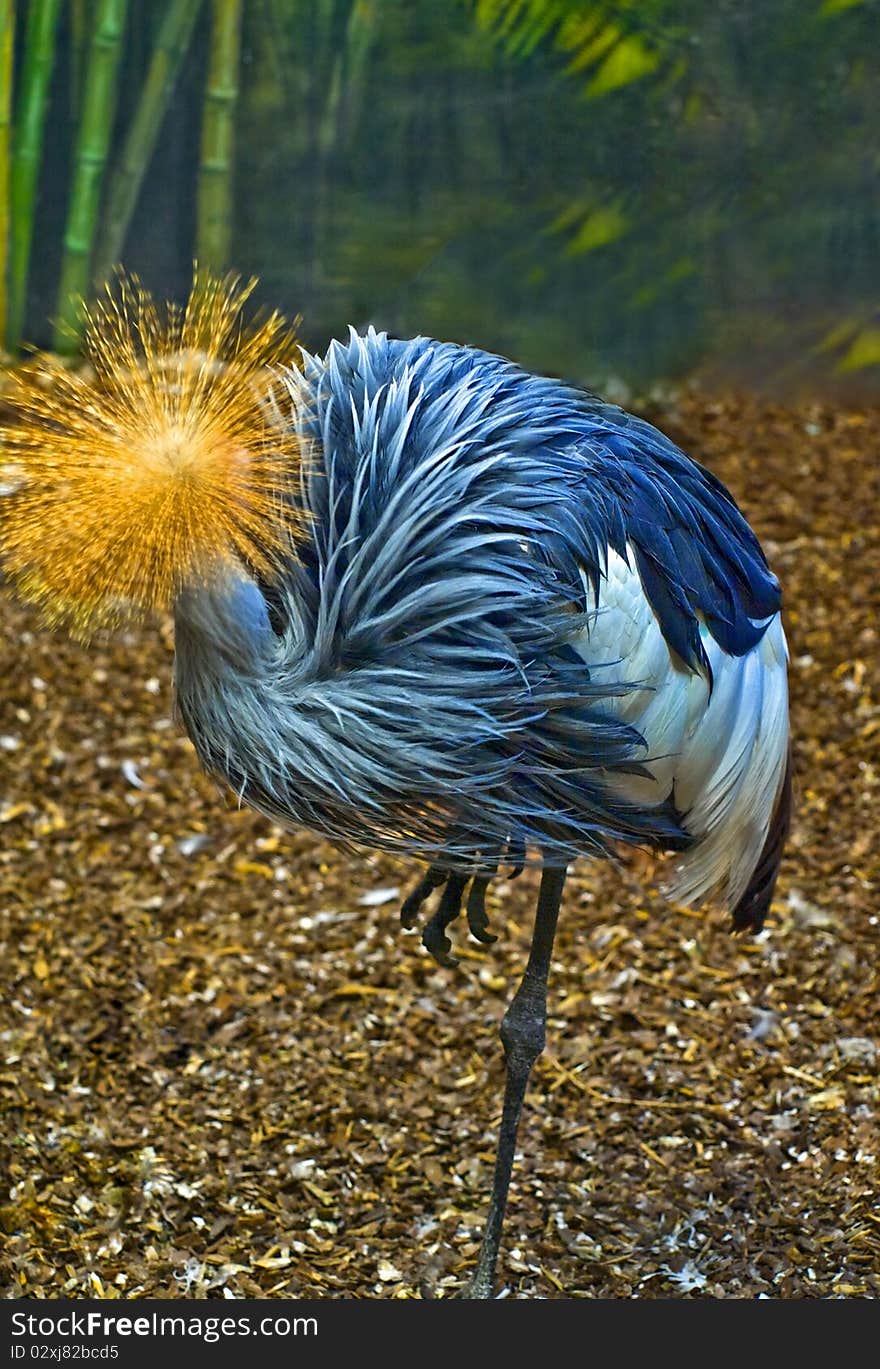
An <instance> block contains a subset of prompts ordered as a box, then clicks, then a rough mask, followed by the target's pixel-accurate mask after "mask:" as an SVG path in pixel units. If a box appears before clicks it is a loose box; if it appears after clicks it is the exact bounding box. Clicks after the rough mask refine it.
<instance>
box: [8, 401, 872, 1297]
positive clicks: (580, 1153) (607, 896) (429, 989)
mask: <svg viewBox="0 0 880 1369" xmlns="http://www.w3.org/2000/svg"><path fill="white" fill-rule="evenodd" d="M661 422H662V424H663V426H665V427H666V428H667V430H668V431H670V432H671V434H672V435H673V436H674V437H675V438H676V439H677V440H678V441H680V442H682V443H683V445H685V447H686V448H687V449H688V450H689V451H691V452H692V453H693V454H694V455H695V456H698V457H699V458H701V459H702V460H704V461H705V462H706V464H708V465H710V466H711V467H712V468H713V469H714V470H715V471H716V472H717V473H718V474H719V475H720V476H721V477H722V479H724V480H725V481H726V482H727V483H728V484H729V485H730V487H731V488H732V489H733V491H734V492H735V494H736V496H737V498H738V499H739V501H740V503H741V504H742V506H743V508H744V509H745V511H746V513H747V514H748V516H749V517H750V519H751V521H752V522H753V524H754V526H755V528H756V530H757V531H758V533H759V535H760V536H761V538H762V540H763V541H764V544H765V547H766V548H767V550H768V552H769V554H770V556H771V559H772V562H773V564H774V566H775V568H776V569H777V571H778V572H779V574H780V576H781V577H782V579H783V582H784V584H785V587H786V593H787V599H786V605H787V610H786V622H787V628H788V632H789V639H790V645H791V654H792V670H791V683H792V691H793V711H794V737H795V757H796V767H797V796H798V806H797V818H796V823H795V828H794V832H793V835H792V839H791V845H790V850H789V854H788V857H787V859H786V861H785V865H784V870H783V875H782V879H781V882H780V886H779V889H778V892H777V898H776V900H775V902H774V905H773V910H772V916H771V918H770V923H769V927H768V929H767V930H766V931H765V932H764V933H763V934H762V935H760V936H759V937H757V938H739V937H737V938H734V937H732V936H730V935H729V933H728V930H727V919H726V917H725V916H724V915H723V914H722V913H721V912H718V911H715V912H713V911H711V910H709V911H708V912H704V913H692V912H689V911H687V910H684V909H681V908H670V907H669V906H667V905H665V904H664V902H663V901H662V899H661V897H660V896H659V895H658V894H657V893H656V892H654V889H653V886H652V883H651V881H652V878H653V877H654V875H655V874H656V873H659V871H657V870H655V866H654V864H653V863H652V861H651V860H650V859H648V858H646V857H642V856H640V855H634V856H633V855H631V856H628V857H626V858H625V860H624V861H622V863H621V865H620V867H619V868H612V867H610V866H602V865H591V864H589V863H587V862H584V863H582V864H581V865H580V866H579V867H578V868H577V869H576V871H575V872H574V875H573V877H572V878H571V881H570V884H569V888H568V893H567V897H566V902H565V907H564V912H563V917H562V925H561V933H560V937H559V941H558V947H557V951H556V955H555V961H554V969H553V977H552V986H551V987H552V1003H551V1021H550V1025H549V1032H548V1037H549V1042H548V1050H547V1052H546V1054H545V1055H544V1057H543V1058H542V1059H541V1061H540V1062H539V1063H538V1065H537V1066H536V1069H535V1071H534V1074H533V1078H532V1087H531V1089H530V1092H529V1097H528V1107H527V1113H526V1115H525V1118H524V1123H523V1128H522V1132H521V1151H522V1158H521V1160H520V1161H519V1163H518V1165H517V1170H516V1173H515V1178H514V1187H513V1191H512V1194H511V1200H510V1207H509V1213H508V1219H507V1227H506V1242H505V1248H504V1251H503V1255H502V1260H501V1266H500V1271H499V1272H500V1284H501V1285H502V1286H503V1287H504V1288H505V1289H506V1290H507V1291H508V1294H509V1295H510V1296H513V1297H525V1296H529V1297H547V1298H554V1297H595V1296H608V1297H629V1296H637V1297H671V1296H682V1295H688V1296H692V1297H700V1296H703V1297H706V1296H708V1297H749V1298H752V1297H756V1296H763V1297H774V1298H777V1297H786V1298H790V1297H859V1296H862V1297H864V1296H876V1295H877V1294H878V1293H880V1205H878V1199H877V1187H878V1175H880V1129H878V1095H880V1076H878V1048H880V1031H878V1022H877V1006H878V982H877V979H878V952H880V945H878V942H880V923H878V917H880V899H878V884H880V843H878V841H877V830H876V829H877V813H878V805H880V698H878V677H880V672H878V668H877V667H878V655H880V653H878V624H880V619H878V609H880V592H878V568H880V528H878V516H880V515H878V509H880V479H878V469H880V466H878V452H880V414H878V412H877V411H876V410H864V411H855V410H849V411H841V410H839V409H830V408H823V407H821V406H816V405H812V406H802V407H800V408H792V409H786V408H782V407H780V406H778V405H775V404H771V403H768V402H766V401H764V400H755V399H745V398H742V397H736V398H727V399H721V400H718V401H712V402H710V401H709V400H708V399H707V398H706V396H705V395H700V394H698V393H688V394H686V395H684V396H681V397H680V398H679V399H678V400H677V401H676V402H675V404H674V406H673V407H672V408H671V409H670V410H668V411H667V412H665V413H664V414H663V415H662V416H661ZM0 640H2V642H3V651H4V668H3V672H2V680H0V912H2V924H0V939H2V945H0V980H2V1007H0V1087H2V1093H3V1115H2V1137H0V1147H2V1155H0V1229H2V1231H3V1232H4V1233H5V1236H4V1237H3V1241H2V1254H0V1264H2V1270H3V1272H2V1274H0V1286H2V1289H3V1293H4V1295H5V1296H6V1297H10V1298H16V1297H75V1298H76V1297H85V1296H91V1297H95V1296H97V1297H106V1298H112V1297H120V1296H121V1297H141V1296H157V1297H196V1298H203V1297H222V1296H235V1297H243V1296H251V1297H252V1296H267V1295H268V1296H279V1297H297V1296H301V1297H329V1298H334V1297H342V1296H358V1297H367V1298H379V1297H390V1298H393V1297H405V1298H411V1297H419V1296H429V1297H438V1296H449V1295H451V1294H453V1293H454V1292H455V1291H456V1289H457V1288H459V1287H460V1285H461V1283H462V1281H463V1279H464V1277H465V1275H466V1273H467V1271H468V1269H469V1267H470V1265H471V1263H472V1261H473V1257H474V1253H475V1251H476V1246H477V1238H478V1233H479V1229H480V1224H481V1221H482V1218H483V1214H484V1211H485V1205H486V1198H487V1191H488V1185H489V1180H490V1175H491V1165H492V1157H493V1146H494V1137H495V1131H496V1126H497V1122H498V1115H499V1111H500V1098H501V1087H502V1077H503V1076H502V1062H501V1053H500V1047H499V1044H498V1038H497V1025H498V1020H499V1018H500V1017H501V1015H502V1012H503V1010H504V1007H505V1004H506V1003H507V1001H508V999H509V998H510V995H511V993H512V991H513V988H514V987H515V984H516V982H517V979H518V975H519V974H520V972H521V969H522V966H523V962H524V957H525V953H526V949H527V942H528V935H529V929H530V922H531V910H532V905H533V900H534V896H535V889H536V877H535V874H534V873H533V872H531V873H530V872H527V873H526V874H525V875H523V876H522V877H521V878H520V879H519V880H517V881H515V882H509V881H507V882H505V881H503V880H502V881H499V882H498V884H497V885H496V886H495V887H494V889H493V890H492V892H491V894H490V899H489V908H490V912H491V916H492V923H493V928H494V930H495V932H497V933H499V941H498V943H497V944H496V945H495V946H493V947H488V948H481V947H478V945H477V943H474V942H471V943H468V941H467V938H466V936H465V935H464V933H463V932H459V933H458V951H459V954H460V955H461V964H460V967H459V968H458V969H457V970H453V971H443V970H440V969H439V968H438V967H437V966H436V965H435V964H434V962H433V961H432V960H431V959H430V958H429V957H428V956H427V955H426V953H425V952H424V951H423V950H422V948H421V946H420V943H419V937H418V932H410V933H402V932H401V931H400V929H399V927H398V926H397V906H398V902H399V893H398V891H399V890H401V889H404V888H405V887H406V886H407V885H408V884H409V883H410V882H411V879H412V875H413V873H414V872H413V871H412V870H411V869H409V868H407V867H406V866H404V865H402V864H399V863H397V862H395V861H393V860H391V859H389V858H385V857H372V856H367V857H365V858H364V859H360V860H356V859H353V858H350V857H347V856H344V855H339V854H338V853H336V852H335V851H334V850H333V849H332V848H331V847H329V846H327V845H325V844H323V843H321V842H319V841H317V840H315V839H314V838H312V837H311V836H309V835H308V834H304V833H299V834H294V835H290V834H287V833H284V832H282V831H281V830H279V829H277V828H275V827H273V826H272V825H271V824H269V823H268V822H267V821H265V820H264V819H262V818H260V817H257V816H254V815H253V814H250V813H247V812H239V811H236V810H234V808H232V807H231V806H230V804H229V802H228V800H226V799H225V798H223V797H222V796H220V795H219V794H218V793H217V791H216V789H215V788H214V786H213V785H212V784H211V783H210V782H209V781H207V780H205V779H204V778H203V777H202V776H200V774H199V773H198V771H197V768H196V764H195V760H194V756H193V752H192V748H191V746H190V745H189V743H188V742H187V741H186V740H185V739H183V738H182V737H181V736H179V735H178V733H177V732H176V731H175V728H174V726H173V724H172V723H171V722H170V721H169V711H170V672H171V657H172V641H171V637H170V633H169V631H168V629H167V627H162V626H161V625H160V627H159V628H158V629H156V628H155V627H154V628H153V629H152V630H138V632H137V633H136V634H131V635H129V636H118V637H116V638H114V639H113V640H109V639H107V640H103V641H102V642H100V643H98V644H93V645H92V647H91V648H89V649H85V648H82V647H79V646H77V645H76V644H73V643H71V642H69V641H67V640H65V639H64V638H63V637H61V636H59V635H55V634H53V633H51V632H49V631H47V630H46V629H44V628H43V627H41V625H40V623H39V621H38V619H37V617H36V615H35V614H34V613H33V612H32V611H30V610H28V609H26V608H22V607H21V606H18V605H16V604H15V603H14V602H13V599H12V597H11V595H10V594H9V592H8V591H5V592H4V591H2V590H0Z"/></svg>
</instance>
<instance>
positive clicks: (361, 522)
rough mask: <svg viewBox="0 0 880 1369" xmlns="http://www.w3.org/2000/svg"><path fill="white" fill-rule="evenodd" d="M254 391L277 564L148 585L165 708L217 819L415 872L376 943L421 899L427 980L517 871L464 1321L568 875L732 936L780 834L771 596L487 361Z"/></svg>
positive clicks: (486, 1240)
mask: <svg viewBox="0 0 880 1369" xmlns="http://www.w3.org/2000/svg"><path fill="white" fill-rule="evenodd" d="M282 379H283V385H284V404H283V412H281V411H280V410H279V408H278V399H277V396H276V399H275V410H276V414H275V420H274V421H275V422H276V423H277V424H281V425H282V426H283V427H284V429H285V431H286V432H287V434H288V436H290V435H291V434H292V435H294V436H295V438H296V440H297V442H298V443H299V446H300V450H301V451H302V453H303V459H302V461H301V463H300V467H299V469H298V472H297V476H296V478H295V479H293V480H291V481H289V482H288V483H287V485H286V486H285V487H284V490H283V493H282V495H281V496H280V498H281V501H282V502H281V504H280V506H276V508H275V516H276V517H278V518H280V519H281V521H282V522H283V523H286V524H289V525H290V526H291V527H294V526H295V527H296V528H297V529H298V532H297V536H296V540H295V543H293V544H292V546H291V549H290V551H289V554H287V555H286V556H284V557H281V558H279V557H274V558H273V557H266V558H263V559H262V561H260V558H257V557H251V556H248V555H244V554H241V555H239V556H238V558H237V560H236V562H235V565H236V567H237V568H236V569H235V570H234V571H233V572H228V571H227V573H225V574H223V575H222V576H215V577H213V578H212V577H210V576H207V577H206V576H197V575H191V576H189V577H184V578H183V580H182V581H181V583H179V584H178V585H177V587H176V589H175V593H174V604H173V607H174V619H175V636H176V659H175V693H176V708H177V711H178V714H179V717H180V719H181V720H182V722H183V724H184V726H185V728H186V730H187V732H188V733H189V736H190V737H191V739H192V741H193V743H194V745H195V749H196V752H197V754H198V757H199V760H200V762H201V764H202V765H203V766H204V768H205V769H206V770H207V771H208V772H209V773H211V774H213V775H216V776H219V777H220V778H222V780H223V781H225V782H226V783H227V784H229V785H230V786H231V787H232V789H233V790H234V791H235V792H236V793H237V795H238V796H239V798H240V800H241V801H242V802H244V803H247V804H249V805H251V806H252V807H254V808H256V809H258V810H260V811H261V812H263V813H266V814H267V815H268V816H269V817H271V818H272V819H273V820H275V821H278V822H280V823H282V824H284V825H286V826H294V827H306V828H309V829H311V830H313V831H315V832H318V833H321V834H322V835H324V836H326V837H329V838H330V839H332V840H333V841H335V842H339V843H343V844H348V845H350V846H352V847H355V848H362V847H369V848H373V849H381V850H384V851H389V852H393V853H395V854H397V855H412V856H417V857H419V858H420V859H422V860H424V861H426V862H428V868H427V872H426V873H425V875H424V876H423V877H422V878H421V879H420V880H419V882H418V884H417V885H416V887H415V888H414V890H413V891H412V893H411V894H410V896H409V898H408V899H407V900H406V902H405V904H404V908H403V913H402V916H403V920H404V922H405V923H406V924H408V925H412V924H413V923H414V922H415V921H416V919H417V917H418V915H419V912H420V909H421V906H422V904H423V903H424V902H425V901H426V899H427V898H428V897H429V896H430V895H431V894H432V893H433V892H434V891H441V892H440V896H439V903H438V906H437V908H436V911H435V912H434V914H433V916H431V917H430V918H429V920H428V922H427V925H426V928H425V931H424V941H425V945H426V946H427V948H428V949H429V950H430V951H431V952H432V953H433V954H434V955H435V956H436V957H437V958H438V960H440V962H441V963H443V964H453V963H455V962H454V958H453V956H452V954H451V952H452V942H451V938H450V937H449V936H448V935H447V931H448V929H449V928H450V926H451V924H452V923H453V922H454V920H455V919H456V917H458V916H459V914H460V913H461V912H462V909H463V907H464V911H465V915H466V920H467V923H468V927H469V930H470V932H471V933H472V934H473V936H474V937H475V938H476V939H477V940H478V941H481V942H490V941H492V940H494V937H492V935H491V933H490V931H489V926H488V919H487V915H486V909H485V897H486V889H487V886H488V884H489V883H490V881H491V879H492V878H493V876H494V875H495V873H496V872H497V870H498V869H499V867H500V866H502V865H512V866H514V867H519V866H521V865H522V864H523V862H524V861H526V860H533V861H535V862H539V863H540V864H541V866H542V878H541V886H540V892H539V896H538V903H537V911H536V915H535V928H534V936H533V940H532V946H531V952H530V955H529V960H528V964H527V967H526V970H525V974H524V977H523V980H522V983H521V985H520V987H519V989H518V990H517V992H516V995H515V996H514V998H513V1000H512V1002H511V1005H510V1007H509V1009H508V1011H507V1013H506V1015H505V1017H504V1019H503V1022H502V1025H501V1037H502V1042H503V1045H504V1051H505V1056H506V1067H507V1078H506V1091H505V1100H504V1111H503V1117H502V1122H501V1129H500V1136H499V1145H498V1153H497V1160H496V1168H495V1174H494V1180H493V1186H492V1192H491V1197H490V1204H489V1215H488V1220H487V1223H486V1228H485V1232H484V1236H483V1241H482V1246H481V1250H480V1254H479V1259H478V1263H477V1267H476V1271H475V1273H474V1275H473V1278H472V1280H471V1282H470V1284H469V1288H468V1295H469V1296H472V1297H483V1298H485V1297H490V1296H492V1291H493V1284H494V1276H495V1268H496V1263H497V1258H498V1251H499V1245H500V1240H501V1232H502V1223H503V1219H504V1210H505V1204H506V1200H507V1193H508V1187H509V1182H510V1176H511V1168H512V1164H513V1156H514V1150H515V1144H516V1136H517V1129H518V1125H519V1118H520V1113H521V1109H522V1104H523V1099H524V1095H525V1090H526V1085H527V1081H528V1077H529V1073H530V1070H531V1068H532V1065H533V1063H534V1061H535V1059H536V1058H537V1056H538V1055H539V1054H540V1052H541V1051H542V1050H543V1047H544V1040H545V1022H546V995H547V978H548V971H549V966H550V958H551V953H552V948H553V941H554V935H555V929H556V924H557V917H558V913H559V907H560V900H561V897H562V893H563V886H564V883H565V878H566V871H567V867H568V866H569V865H570V863H571V862H572V861H574V860H576V859H577V858H578V857H580V856H605V855H608V854H609V853H610V852H612V851H613V849H614V848H615V847H617V846H618V845H619V844H620V843H625V844H628V845H634V846H642V847H651V848H654V849H660V850H667V851H671V852H674V853H675V867H674V873H673V876H672V880H671V883H670V886H669V890H668V892H669V896H670V897H671V898H673V899H675V900H678V901H680V902H684V903H691V904H693V903H699V902H700V901H701V900H703V899H704V898H705V897H706V896H708V895H710V894H715V893H718V894H720V896H721V897H722V898H723V899H724V900H725V902H726V904H727V906H728V908H729V909H730V911H731V913H732V918H733V925H734V926H735V927H737V928H752V929H759V928H760V927H761V925H762V923H763V920H764V917H765V914H766V912H767V909H768V906H769V904H770V900H771V897H772V894H773V889H774V884H775V881H776V874H777V870H778V866H779V862H780V858H781V854H782V849H783V845H784V842H785V838H786V834H787V828H788V821H789V812H790V807H791V781H790V762H789V722H788V698H787V673H786V662H787V652H786V643H785V637H784V634H783V629H782V625H781V620H780V589H779V584H778V582H777V580H776V578H775V576H774V575H773V574H772V573H771V572H770V570H769V569H768V566H767V562H766V560H765V558H764V555H763V553H762V551H761V548H760V546H759V544H758V542H757V540H756V538H755V536H754V534H753V533H752V532H751V530H750V528H749V527H748V525H747V523H746V522H745V520H744V519H743V517H742V515H741V513H740V512H739V510H738V508H737V506H736V504H735V503H734V501H733V499H732V497H731V496H730V494H729V493H728V492H727V490H726V489H725V488H724V486H723V485H722V484H721V483H720V482H719V481H718V480H717V479H716V478H715V477H714V476H713V475H711V474H710V473H709V472H708V471H706V470H704V469H703V468H702V467H700V466H699V465H697V464H696V463H695V462H693V461H691V460H690V459H689V458H688V457H686V456H685V455H684V454H683V453H682V452H681V451H680V450H679V449H678V448H677V447H676V446H675V445H674V444H673V443H672V442H671V441H670V440H669V439H668V438H666V437H664V436H663V434H662V433H660V432H659V431H658V430H657V429H656V428H654V427H652V426H651V425H650V424H648V423H646V422H644V421H642V420H640V419H638V418H635V417H633V416H632V415H630V414H627V413H625V412H624V411H623V410H621V409H619V408H616V407H614V406H613V405H610V404H605V403H602V402H601V401H600V400H598V399H596V398H595V397H593V396H591V395H588V394H585V393H582V392H580V391H578V390H576V389H573V388H570V387H568V386H566V385H564V384H561V383H559V382H557V381H555V380H549V379H543V378H539V377H537V376H534V375H530V374H527V373H526V372H524V371H523V370H521V369H519V368H518V367H517V366H515V365H514V364H512V363H511V362H509V361H506V360H503V359H502V358H500V357H497V356H492V355H489V354H487V353H485V352H482V351H477V350H474V349H473V348H469V347H463V346H456V345H452V344H449V343H442V342H435V341H432V340H430V339H428V338H423V337H419V338H415V339H413V340H411V341H398V340H394V339H391V338H389V337H388V336H387V335H386V334H385V333H381V332H375V331H374V330H373V329H370V330H369V331H368V332H367V333H366V334H365V335H364V336H359V335H358V334H357V333H355V332H354V331H352V333H351V336H350V339H349V340H348V342H347V343H342V342H333V343H332V344H331V346H330V348H329V350H328V351H327V354H326V356H324V357H323V358H321V357H315V356H309V355H306V356H305V360H304V363H303V369H302V371H301V372H300V371H299V370H295V369H288V370H285V371H284V372H283V375H282Z"/></svg>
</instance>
